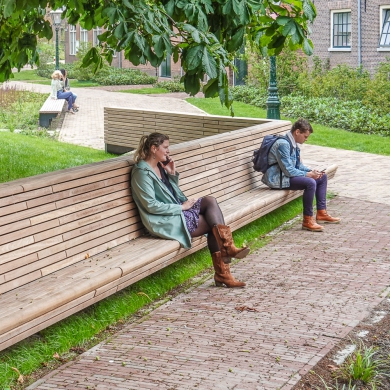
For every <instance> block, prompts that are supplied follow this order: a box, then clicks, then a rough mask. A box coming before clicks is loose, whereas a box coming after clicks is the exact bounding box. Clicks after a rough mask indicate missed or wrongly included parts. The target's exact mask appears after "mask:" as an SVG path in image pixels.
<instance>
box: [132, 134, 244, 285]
mask: <svg viewBox="0 0 390 390" xmlns="http://www.w3.org/2000/svg"><path fill="white" fill-rule="evenodd" d="M134 161H135V162H136V164H135V165H134V166H133V168H132V171H131V193H132V196H133V199H134V202H135V203H136V205H137V207H138V210H139V214H140V216H141V220H142V223H143V224H144V226H145V228H146V229H147V230H148V231H149V232H150V233H151V234H152V235H154V236H158V237H161V238H165V239H170V240H177V241H179V243H180V244H181V246H183V247H184V248H191V238H192V237H199V236H202V235H204V234H207V245H208V248H209V250H210V253H211V257H212V260H213V265H214V270H215V275H214V280H215V284H216V285H217V286H218V287H220V286H223V285H226V286H227V287H243V286H245V283H243V282H240V281H237V280H235V279H234V278H233V276H232V274H231V273H230V266H229V263H230V262H231V258H232V257H234V258H239V259H243V258H244V257H245V256H246V255H247V254H248V253H249V248H248V247H243V248H237V247H236V246H235V245H234V242H233V238H232V234H231V231H230V228H229V226H226V225H225V221H224V218H223V215H222V212H221V209H220V208H219V205H218V203H217V201H216V199H215V198H213V197H212V196H204V197H202V198H189V199H188V198H187V197H186V196H185V195H184V194H183V192H182V191H181V190H180V188H179V174H178V173H177V172H176V166H175V161H174V159H173V158H172V157H171V156H169V137H168V136H167V135H164V134H160V133H151V134H150V135H148V136H147V135H145V136H143V137H142V138H141V140H140V143H139V146H138V149H137V150H136V152H135V154H134Z"/></svg>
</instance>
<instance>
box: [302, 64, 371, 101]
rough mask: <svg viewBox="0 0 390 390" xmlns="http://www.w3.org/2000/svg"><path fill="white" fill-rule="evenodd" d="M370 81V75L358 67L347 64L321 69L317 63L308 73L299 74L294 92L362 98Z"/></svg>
mask: <svg viewBox="0 0 390 390" xmlns="http://www.w3.org/2000/svg"><path fill="white" fill-rule="evenodd" d="M369 83H370V75H369V73H368V72H367V71H364V70H362V69H360V68H356V69H355V68H352V67H349V66H347V65H338V66H337V67H335V68H333V69H331V70H326V69H325V68H324V67H323V68H322V71H321V70H319V65H318V63H317V65H316V66H314V68H313V71H312V72H311V73H309V74H301V75H300V76H299V81H298V88H297V89H296V92H301V93H303V94H304V95H305V96H307V97H332V98H337V99H341V100H363V98H364V96H365V94H366V91H367V88H368V86H369Z"/></svg>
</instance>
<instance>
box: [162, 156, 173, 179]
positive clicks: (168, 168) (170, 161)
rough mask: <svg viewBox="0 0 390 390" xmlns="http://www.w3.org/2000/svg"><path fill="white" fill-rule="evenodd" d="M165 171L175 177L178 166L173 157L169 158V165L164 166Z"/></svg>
mask: <svg viewBox="0 0 390 390" xmlns="http://www.w3.org/2000/svg"><path fill="white" fill-rule="evenodd" d="M162 166H163V167H164V168H165V170H166V171H167V172H168V173H169V174H170V175H174V174H175V172H176V164H175V161H174V160H173V158H172V157H169V163H168V164H167V165H164V164H162Z"/></svg>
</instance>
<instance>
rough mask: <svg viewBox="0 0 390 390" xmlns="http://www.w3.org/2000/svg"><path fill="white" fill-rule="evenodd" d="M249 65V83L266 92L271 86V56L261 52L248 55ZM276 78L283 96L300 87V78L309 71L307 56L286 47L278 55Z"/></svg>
mask: <svg viewBox="0 0 390 390" xmlns="http://www.w3.org/2000/svg"><path fill="white" fill-rule="evenodd" d="M247 57H248V58H247V62H248V65H249V70H248V78H247V81H248V84H249V85H254V86H256V87H258V88H259V89H260V90H262V91H264V92H266V91H267V90H268V86H269V68H270V61H269V57H263V56H262V55H261V54H259V53H253V54H250V55H248V56H247ZM276 67H277V72H276V78H277V83H278V91H279V94H280V95H281V96H285V95H289V94H290V93H292V92H294V91H296V90H297V89H298V88H299V80H300V77H301V76H302V75H306V76H307V73H308V64H307V57H306V56H304V55H302V53H301V52H297V51H292V50H290V49H288V48H286V49H284V50H283V51H282V52H281V53H280V54H279V55H278V56H277V57H276Z"/></svg>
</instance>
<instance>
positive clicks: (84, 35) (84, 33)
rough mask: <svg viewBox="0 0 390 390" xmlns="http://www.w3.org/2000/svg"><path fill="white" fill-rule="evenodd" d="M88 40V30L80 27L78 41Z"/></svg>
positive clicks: (85, 41) (84, 41)
mask: <svg viewBox="0 0 390 390" xmlns="http://www.w3.org/2000/svg"><path fill="white" fill-rule="evenodd" d="M87 42H88V30H87V29H85V28H82V27H80V43H87Z"/></svg>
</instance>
